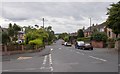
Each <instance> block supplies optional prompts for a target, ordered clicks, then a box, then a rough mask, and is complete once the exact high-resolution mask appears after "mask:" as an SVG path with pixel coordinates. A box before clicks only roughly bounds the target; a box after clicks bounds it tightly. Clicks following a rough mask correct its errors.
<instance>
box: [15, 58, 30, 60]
mask: <svg viewBox="0 0 120 74" xmlns="http://www.w3.org/2000/svg"><path fill="white" fill-rule="evenodd" d="M31 58H32V57H19V58H18V59H17V60H25V59H31Z"/></svg>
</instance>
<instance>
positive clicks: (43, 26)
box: [43, 18, 44, 28]
mask: <svg viewBox="0 0 120 74" xmlns="http://www.w3.org/2000/svg"><path fill="white" fill-rule="evenodd" d="M43 28H44V18H43Z"/></svg>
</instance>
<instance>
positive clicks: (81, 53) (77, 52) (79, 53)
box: [76, 52, 85, 55]
mask: <svg viewBox="0 0 120 74" xmlns="http://www.w3.org/2000/svg"><path fill="white" fill-rule="evenodd" d="M76 53H78V54H81V55H85V54H84V53H80V52H76Z"/></svg>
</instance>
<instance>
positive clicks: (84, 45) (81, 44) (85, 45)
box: [75, 41, 93, 50]
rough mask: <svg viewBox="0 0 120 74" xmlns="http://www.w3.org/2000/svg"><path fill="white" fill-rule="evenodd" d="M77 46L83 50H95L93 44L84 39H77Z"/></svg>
mask: <svg viewBox="0 0 120 74" xmlns="http://www.w3.org/2000/svg"><path fill="white" fill-rule="evenodd" d="M75 48H77V49H83V50H86V49H88V50H93V46H92V45H91V44H90V43H85V42H84V41H77V42H76V44H75Z"/></svg>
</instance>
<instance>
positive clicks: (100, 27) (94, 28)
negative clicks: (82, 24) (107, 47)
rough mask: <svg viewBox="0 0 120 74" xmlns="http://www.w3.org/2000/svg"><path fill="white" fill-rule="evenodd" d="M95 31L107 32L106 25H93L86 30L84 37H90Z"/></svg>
mask: <svg viewBox="0 0 120 74" xmlns="http://www.w3.org/2000/svg"><path fill="white" fill-rule="evenodd" d="M95 31H99V32H106V24H105V23H102V24H100V25H98V24H96V25H94V24H93V25H92V26H91V27H88V28H87V29H86V30H84V36H85V37H90V36H91V34H92V33H93V32H95Z"/></svg>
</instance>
